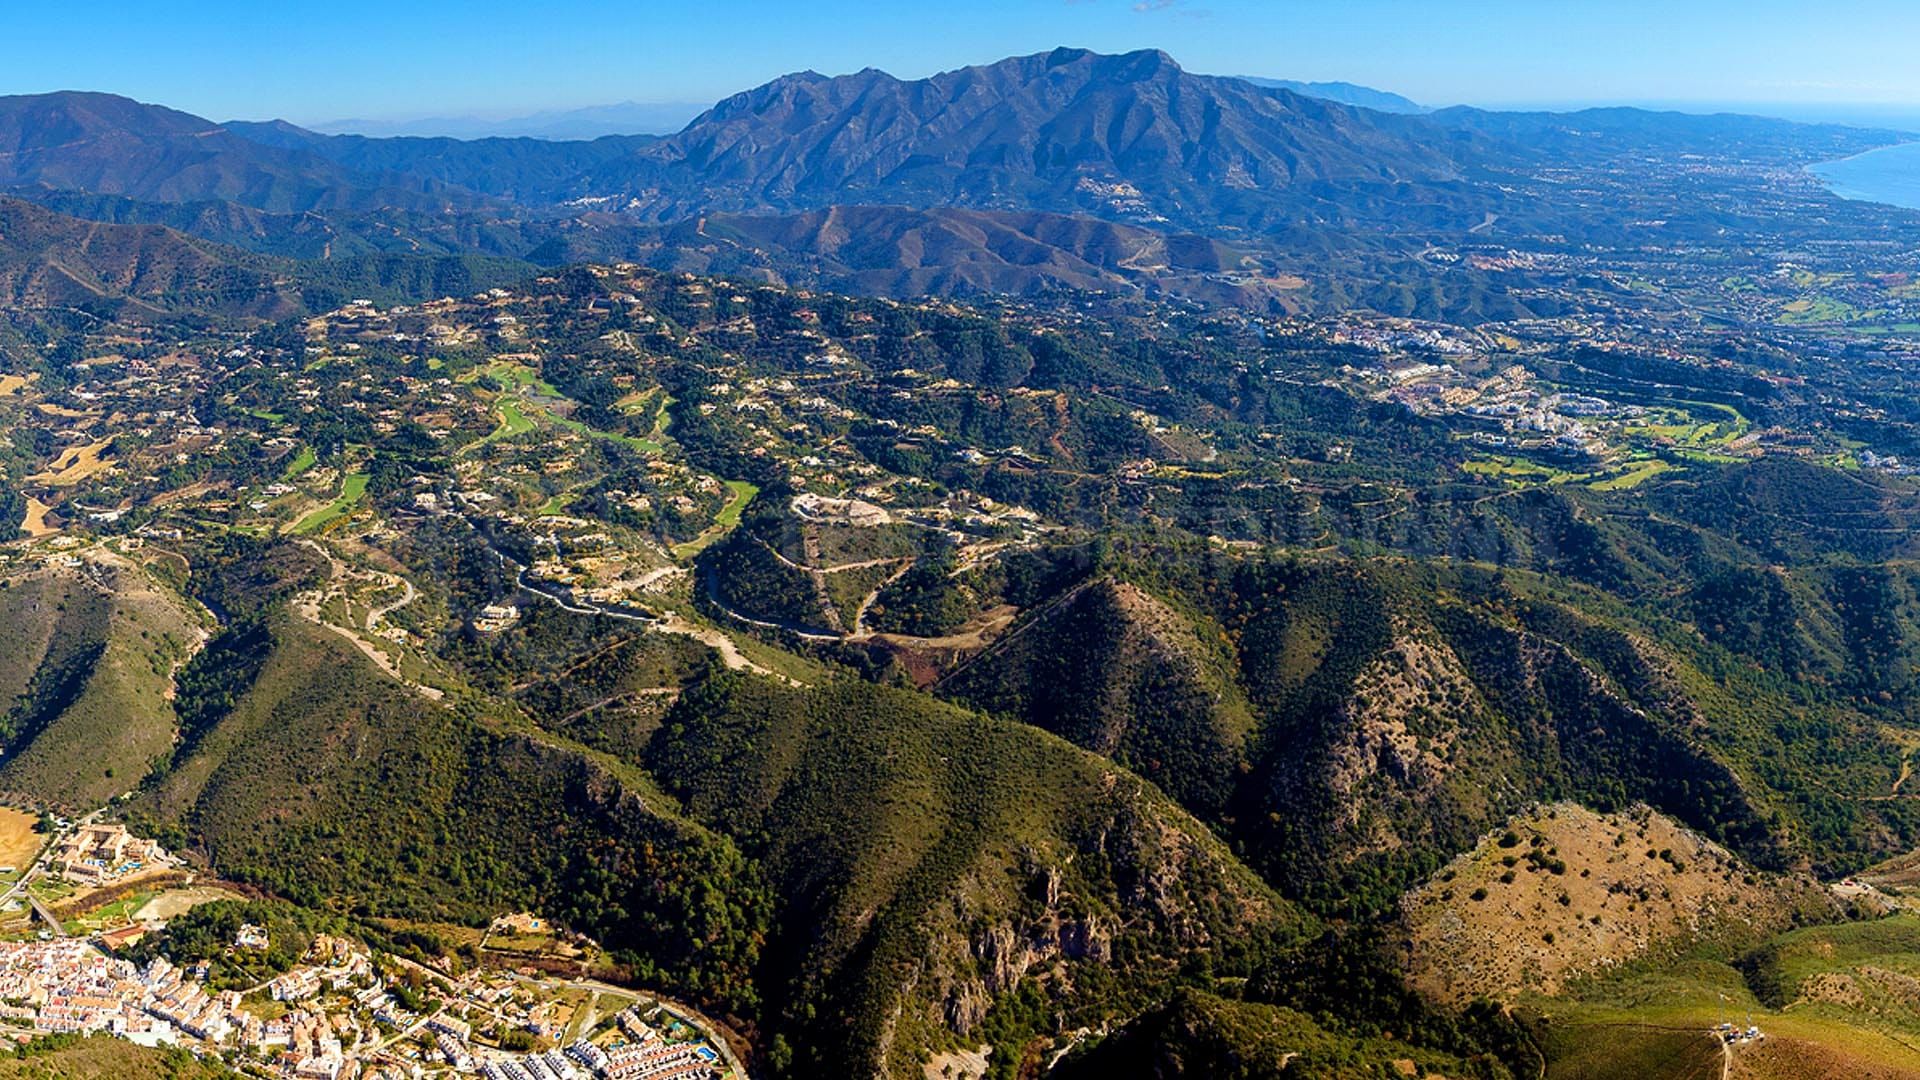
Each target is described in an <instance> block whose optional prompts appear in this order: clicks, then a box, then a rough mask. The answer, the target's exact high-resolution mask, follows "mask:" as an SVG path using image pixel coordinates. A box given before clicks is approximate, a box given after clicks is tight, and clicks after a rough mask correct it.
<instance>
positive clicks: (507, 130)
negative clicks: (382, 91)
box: [311, 101, 707, 141]
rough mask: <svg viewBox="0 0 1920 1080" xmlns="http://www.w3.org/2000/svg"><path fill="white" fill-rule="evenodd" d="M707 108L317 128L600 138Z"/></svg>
mask: <svg viewBox="0 0 1920 1080" xmlns="http://www.w3.org/2000/svg"><path fill="white" fill-rule="evenodd" d="M706 108H707V106H706V104H705V103H704V102H695V101H622V102H617V103H615V104H611V105H589V106H586V107H584V108H579V109H545V110H541V111H539V112H533V113H527V114H525V115H523V116H506V117H497V118H490V117H484V116H438V117H424V118H421V119H415V120H335V121H330V122H328V123H324V124H314V125H311V130H313V131H317V132H320V133H322V134H326V135H364V136H367V137H369V138H453V139H551V140H556V141H565V140H586V139H598V138H600V137H602V136H605V135H665V134H667V133H669V132H673V131H678V130H680V129H681V128H683V127H685V126H686V125H687V121H689V120H692V119H693V118H694V117H696V116H698V115H700V113H702V112H703V111H705V110H706Z"/></svg>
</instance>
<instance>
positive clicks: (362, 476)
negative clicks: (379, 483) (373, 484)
mask: <svg viewBox="0 0 1920 1080" xmlns="http://www.w3.org/2000/svg"><path fill="white" fill-rule="evenodd" d="M368 479H369V477H368V476H367V474H366V473H351V474H349V475H348V476H347V479H346V481H345V482H343V483H342V484H341V485H340V497H339V498H337V499H335V500H333V501H332V502H330V503H328V504H327V505H325V506H323V507H321V508H320V509H318V510H315V511H314V512H313V513H311V514H308V515H307V516H306V517H304V518H301V519H300V522H299V524H297V525H295V526H294V527H293V531H294V532H296V533H302V534H305V533H312V532H318V531H319V530H321V529H324V528H326V527H327V526H328V525H331V524H333V522H335V521H336V520H338V519H340V518H342V517H345V516H346V515H348V514H350V513H352V512H353V508H354V507H355V506H358V505H359V504H360V500H361V499H364V498H366V496H367V481H368Z"/></svg>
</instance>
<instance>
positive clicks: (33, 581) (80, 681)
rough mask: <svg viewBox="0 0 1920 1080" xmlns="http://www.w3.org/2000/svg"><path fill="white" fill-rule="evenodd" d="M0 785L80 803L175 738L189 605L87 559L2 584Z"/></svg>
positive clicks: (127, 780) (111, 787)
mask: <svg viewBox="0 0 1920 1080" xmlns="http://www.w3.org/2000/svg"><path fill="white" fill-rule="evenodd" d="M0 626H5V627H7V629H8V633H7V634H6V643H5V648H4V651H3V652H0V702H4V703H6V706H7V711H6V713H5V725H6V730H5V752H6V756H5V760H4V763H3V764H0V790H4V791H7V792H11V793H13V794H14V795H15V796H16V797H23V798H26V799H29V800H32V801H34V802H38V803H45V804H51V805H54V806H59V807H62V808H64V809H68V810H90V809H93V808H94V807H97V806H99V805H100V804H102V803H104V802H106V800H107V799H109V798H111V797H113V796H115V795H118V794H120V793H122V792H125V791H129V790H131V789H132V788H134V787H135V786H136V785H137V784H138V783H139V782H140V778H141V777H142V776H143V775H145V773H146V771H147V769H148V767H149V766H150V765H151V764H152V762H154V761H155V760H156V759H159V758H163V757H164V756H165V755H166V754H167V753H169V752H170V751H171V749H172V747H173V743H174V736H175V728H176V724H177V721H176V718H175V716H174V709H173V703H172V700H171V698H172V691H173V679H174V674H175V671H176V669H177V668H179V667H180V666H181V665H183V664H185V663H186V662H187V660H188V658H189V657H190V656H192V655H193V654H194V652H196V651H197V650H198V649H199V647H200V645H201V642H202V640H203V637H204V631H203V630H202V629H201V626H200V620H199V618H198V617H197V616H196V615H195V613H194V612H193V611H192V610H191V609H190V608H189V607H188V605H187V604H186V603H185V602H183V601H182V600H181V599H180V597H178V596H177V595H174V594H172V593H171V592H169V591H168V590H166V589H164V588H163V587H161V586H159V585H157V584H156V583H154V582H153V581H151V580H150V579H148V577H147V576H146V575H145V573H144V572H142V571H141V570H139V569H138V568H136V567H134V566H132V565H129V564H126V563H123V562H119V561H104V560H95V561H88V562H85V563H81V564H79V565H77V566H74V567H55V568H48V569H42V570H36V571H33V572H31V573H29V574H26V575H24V576H21V577H17V578H13V579H9V580H7V581H5V582H4V583H0Z"/></svg>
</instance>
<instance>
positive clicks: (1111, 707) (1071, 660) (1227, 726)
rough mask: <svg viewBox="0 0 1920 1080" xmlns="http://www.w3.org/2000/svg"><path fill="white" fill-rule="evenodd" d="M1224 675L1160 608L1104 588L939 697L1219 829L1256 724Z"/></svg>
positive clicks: (1190, 633)
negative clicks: (1041, 740)
mask: <svg viewBox="0 0 1920 1080" xmlns="http://www.w3.org/2000/svg"><path fill="white" fill-rule="evenodd" d="M1214 633H1215V634H1216V635H1217V633H1218V631H1217V629H1215V631H1214ZM1230 663H1231V661H1230V660H1229V659H1228V658H1227V657H1224V656H1222V655H1220V653H1219V651H1218V650H1217V649H1210V648H1208V647H1207V646H1205V645H1204V644H1203V643H1202V641H1201V638H1200V631H1199V628H1198V627H1196V626H1195V625H1194V624H1193V623H1192V622H1191V621H1190V620H1189V619H1187V618H1186V617H1185V616H1183V615H1181V614H1180V613H1178V612H1176V611H1174V610H1173V609H1172V608H1170V607H1168V606H1167V605H1166V604H1165V603H1164V602H1162V601H1160V600H1158V599H1156V598H1154V597H1153V596H1150V595H1149V594H1147V593H1146V592H1144V591H1142V590H1141V589H1140V588H1139V587H1137V586H1135V585H1133V584H1130V583H1128V582H1124V581H1111V580H1101V581H1096V582H1093V583H1091V584H1089V585H1088V586H1087V587H1085V588H1082V589H1079V590H1077V591H1076V592H1074V593H1073V594H1071V597H1070V598H1069V599H1068V600H1067V601H1066V603H1065V604H1063V605H1060V606H1057V607H1053V608H1051V609H1050V610H1049V611H1048V612H1047V613H1046V614H1045V615H1044V616H1043V622H1042V623H1041V624H1039V625H1033V624H1029V625H1028V626H1027V627H1026V629H1024V630H1023V631H1021V632H1020V633H1018V634H1014V635H1009V636H1008V637H1007V638H1006V639H1005V641H1004V642H1003V643H1002V644H1000V645H997V646H995V647H994V648H992V649H990V650H988V652H987V653H986V654H985V655H984V656H982V657H981V658H980V659H978V660H976V661H975V662H973V663H971V664H969V665H967V666H966V667H965V668H963V669H961V670H960V671H958V672H956V673H955V674H954V676H953V677H952V678H951V679H949V680H947V681H945V682H943V683H941V684H940V685H939V688H938V689H939V691H940V692H941V693H943V694H945V695H948V696H950V697H953V698H955V699H957V700H961V701H965V702H967V703H969V704H971V705H973V706H975V707H976V708H980V709H983V710H985V711H987V712H992V713H1001V714H1007V715H1012V716H1017V717H1022V718H1024V719H1026V720H1028V721H1029V722H1031V723H1033V724H1035V725H1037V726H1039V727H1043V728H1046V729H1047V730H1049V731H1052V732H1053V733H1054V734H1056V735H1059V736H1060V737H1062V738H1065V739H1068V740H1070V741H1072V742H1075V743H1078V744H1079V745H1081V746H1083V747H1086V748H1087V749H1089V750H1092V751H1094V752H1096V753H1099V754H1104V755H1106V756H1108V757H1111V758H1113V760H1115V761H1116V762H1118V763H1120V764H1122V765H1125V766H1127V767H1128V768H1130V769H1132V770H1134V771H1135V772H1138V773H1140V774H1141V775H1142V776H1145V777H1147V778H1148V779H1150V780H1152V781H1154V782H1155V783H1157V784H1159V785H1160V786H1161V787H1162V788H1164V789H1165V790H1166V791H1167V792H1168V793H1169V794H1171V795H1173V796H1174V797H1175V798H1177V799H1179V800H1180V801H1181V802H1182V803H1183V804H1184V805H1186V806H1187V807H1189V808H1190V809H1192V810H1194V811H1195V812H1196V813H1199V814H1201V815H1202V816H1206V817H1217V816H1218V815H1219V814H1221V813H1222V812H1223V811H1224V810H1225V809H1226V807H1227V803H1228V800H1229V799H1230V798H1231V796H1232V790H1233V786H1234V784H1235V782H1236V779H1237V768H1236V767H1237V765H1238V764H1239V762H1241V761H1242V760H1244V758H1245V756H1246V740H1247V738H1248V736H1249V734H1250V733H1251V730H1252V728H1253V724H1254V720H1253V716H1252V714H1251V711H1250V710H1249V708H1248V706H1247V703H1246V700H1245V698H1244V696H1242V694H1241V692H1240V689H1239V687H1238V685H1237V683H1236V681H1235V679H1234V677H1233V674H1232V672H1231V669H1230V668H1229V667H1227V665H1229V664H1230Z"/></svg>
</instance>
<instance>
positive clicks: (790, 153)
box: [576, 48, 1462, 224]
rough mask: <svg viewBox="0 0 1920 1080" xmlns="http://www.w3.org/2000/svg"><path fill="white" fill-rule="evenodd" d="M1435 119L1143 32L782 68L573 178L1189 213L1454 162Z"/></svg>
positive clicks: (790, 195)
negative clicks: (967, 59)
mask: <svg viewBox="0 0 1920 1080" xmlns="http://www.w3.org/2000/svg"><path fill="white" fill-rule="evenodd" d="M1434 136H1435V132H1434V131H1433V129H1431V128H1430V127H1424V126H1420V125H1417V124H1415V123H1413V122H1410V121H1408V120H1406V119H1404V118H1400V117H1394V116H1387V115H1384V114H1380V113H1374V112H1369V111H1367V110H1362V109H1355V108H1351V107H1347V106H1343V105H1340V104H1337V103H1335V102H1331V101H1325V100H1320V99H1315V98H1308V97H1303V96H1301V95H1299V94H1295V93H1292V92H1290V91H1286V90H1280V89H1267V88H1262V87H1257V86H1254V85H1252V84H1250V83H1247V82H1244V81H1242V80H1239V79H1228V78H1217V77H1212V76H1204V75H1194V74H1191V73H1189V72H1187V71H1184V70H1182V69H1181V67H1180V66H1179V65H1178V64H1176V63H1175V62H1174V61H1173V59H1172V58H1171V57H1169V56H1168V55H1167V54H1165V53H1163V52H1159V51H1157V50H1149V51H1142V52H1132V53H1126V54H1123V55H1119V56H1110V55H1102V54H1099V53H1094V52H1089V51H1087V50H1084V49H1064V48H1063V49H1055V50H1053V51H1052V52H1047V53H1036V54H1033V55H1031V56H1019V57H1013V58H1010V59H1007V60H1002V61H999V62H998V63H993V64H987V65H984V66H979V67H966V68H961V69H959V70H957V71H950V72H945V73H942V74H939V75H935V76H933V77H931V78H927V79H918V80H903V79H898V78H895V77H894V76H892V75H889V74H887V73H885V72H882V71H876V70H872V69H868V70H866V71H861V72H857V73H855V74H852V75H844V76H838V77H831V78H829V77H827V76H823V75H819V74H817V73H813V72H806V73H802V74H798V75H789V76H785V77H782V78H779V79H776V80H774V81H773V82H770V83H767V84H766V85H764V86H761V87H758V88H756V89H753V90H749V91H746V92H744V93H740V94H736V95H734V96H733V97H730V98H728V99H726V100H725V101H722V102H720V103H719V104H718V105H716V106H715V107H714V108H712V109H711V110H709V111H707V112H706V113H704V114H703V115H701V116H700V117H699V118H697V119H696V120H694V122H693V123H692V124H690V125H688V127H687V128H686V129H685V130H684V131H681V132H679V133H678V134H676V135H673V136H671V137H668V138H666V139H662V140H660V141H658V142H656V143H653V144H651V145H648V146H646V147H643V148H641V149H640V150H638V151H636V152H635V154H634V155H633V157H632V158H630V159H626V160H620V161H614V162H609V163H607V164H606V165H603V166H601V167H600V168H598V169H596V170H594V171H592V172H590V173H588V174H587V175H586V176H585V177H583V178H582V180H581V190H579V191H578V192H577V193H576V194H577V195H579V196H586V197H602V198H604V197H608V196H618V197H621V198H622V199H623V200H631V204H630V205H631V207H632V208H633V209H634V210H636V211H638V212H640V213H642V214H643V215H646V216H650V217H655V218H662V219H664V218H672V217H680V216H685V215H686V214H688V213H691V212H694V211H696V210H701V209H731V210H796V209H810V208H816V207H820V206H825V205H829V204H834V203H842V204H844V203H854V202H868V203H903V204H907V205H912V206H937V205H949V206H951V205H959V206H969V207H975V208H981V209H1001V208H1015V207H1017V208H1024V209H1041V210H1050V211H1056V212H1083V213H1084V212H1093V213H1098V214H1100V215H1101V216H1108V217H1121V218H1129V219H1133V220H1139V221H1146V222H1159V221H1171V222H1175V223H1180V224H1187V223H1192V222H1195V221H1198V220H1200V219H1202V218H1207V217H1214V216H1218V215H1219V214H1221V213H1222V212H1223V211H1224V212H1225V213H1226V214H1227V216H1238V215H1244V214H1246V213H1248V212H1249V211H1252V210H1253V209H1254V208H1256V207H1259V206H1262V205H1264V204H1266V203H1269V202H1272V201H1273V200H1275V199H1276V198H1278V197H1281V196H1283V195H1284V193H1286V192H1287V191H1288V190H1289V189H1292V188H1295V187H1298V186H1302V185H1308V184H1314V183H1326V182H1331V183H1373V182H1380V181H1387V182H1397V181H1445V180H1450V179H1454V178H1457V177H1458V176H1459V175H1460V174H1461V171H1462V170H1461V167H1460V165H1459V164H1458V163H1457V162H1456V161H1455V160H1454V156H1453V153H1452V150H1451V143H1450V140H1448V139H1446V138H1441V139H1436V138H1435V137H1434ZM1236 211H1237V212H1238V213H1237V214H1236Z"/></svg>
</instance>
